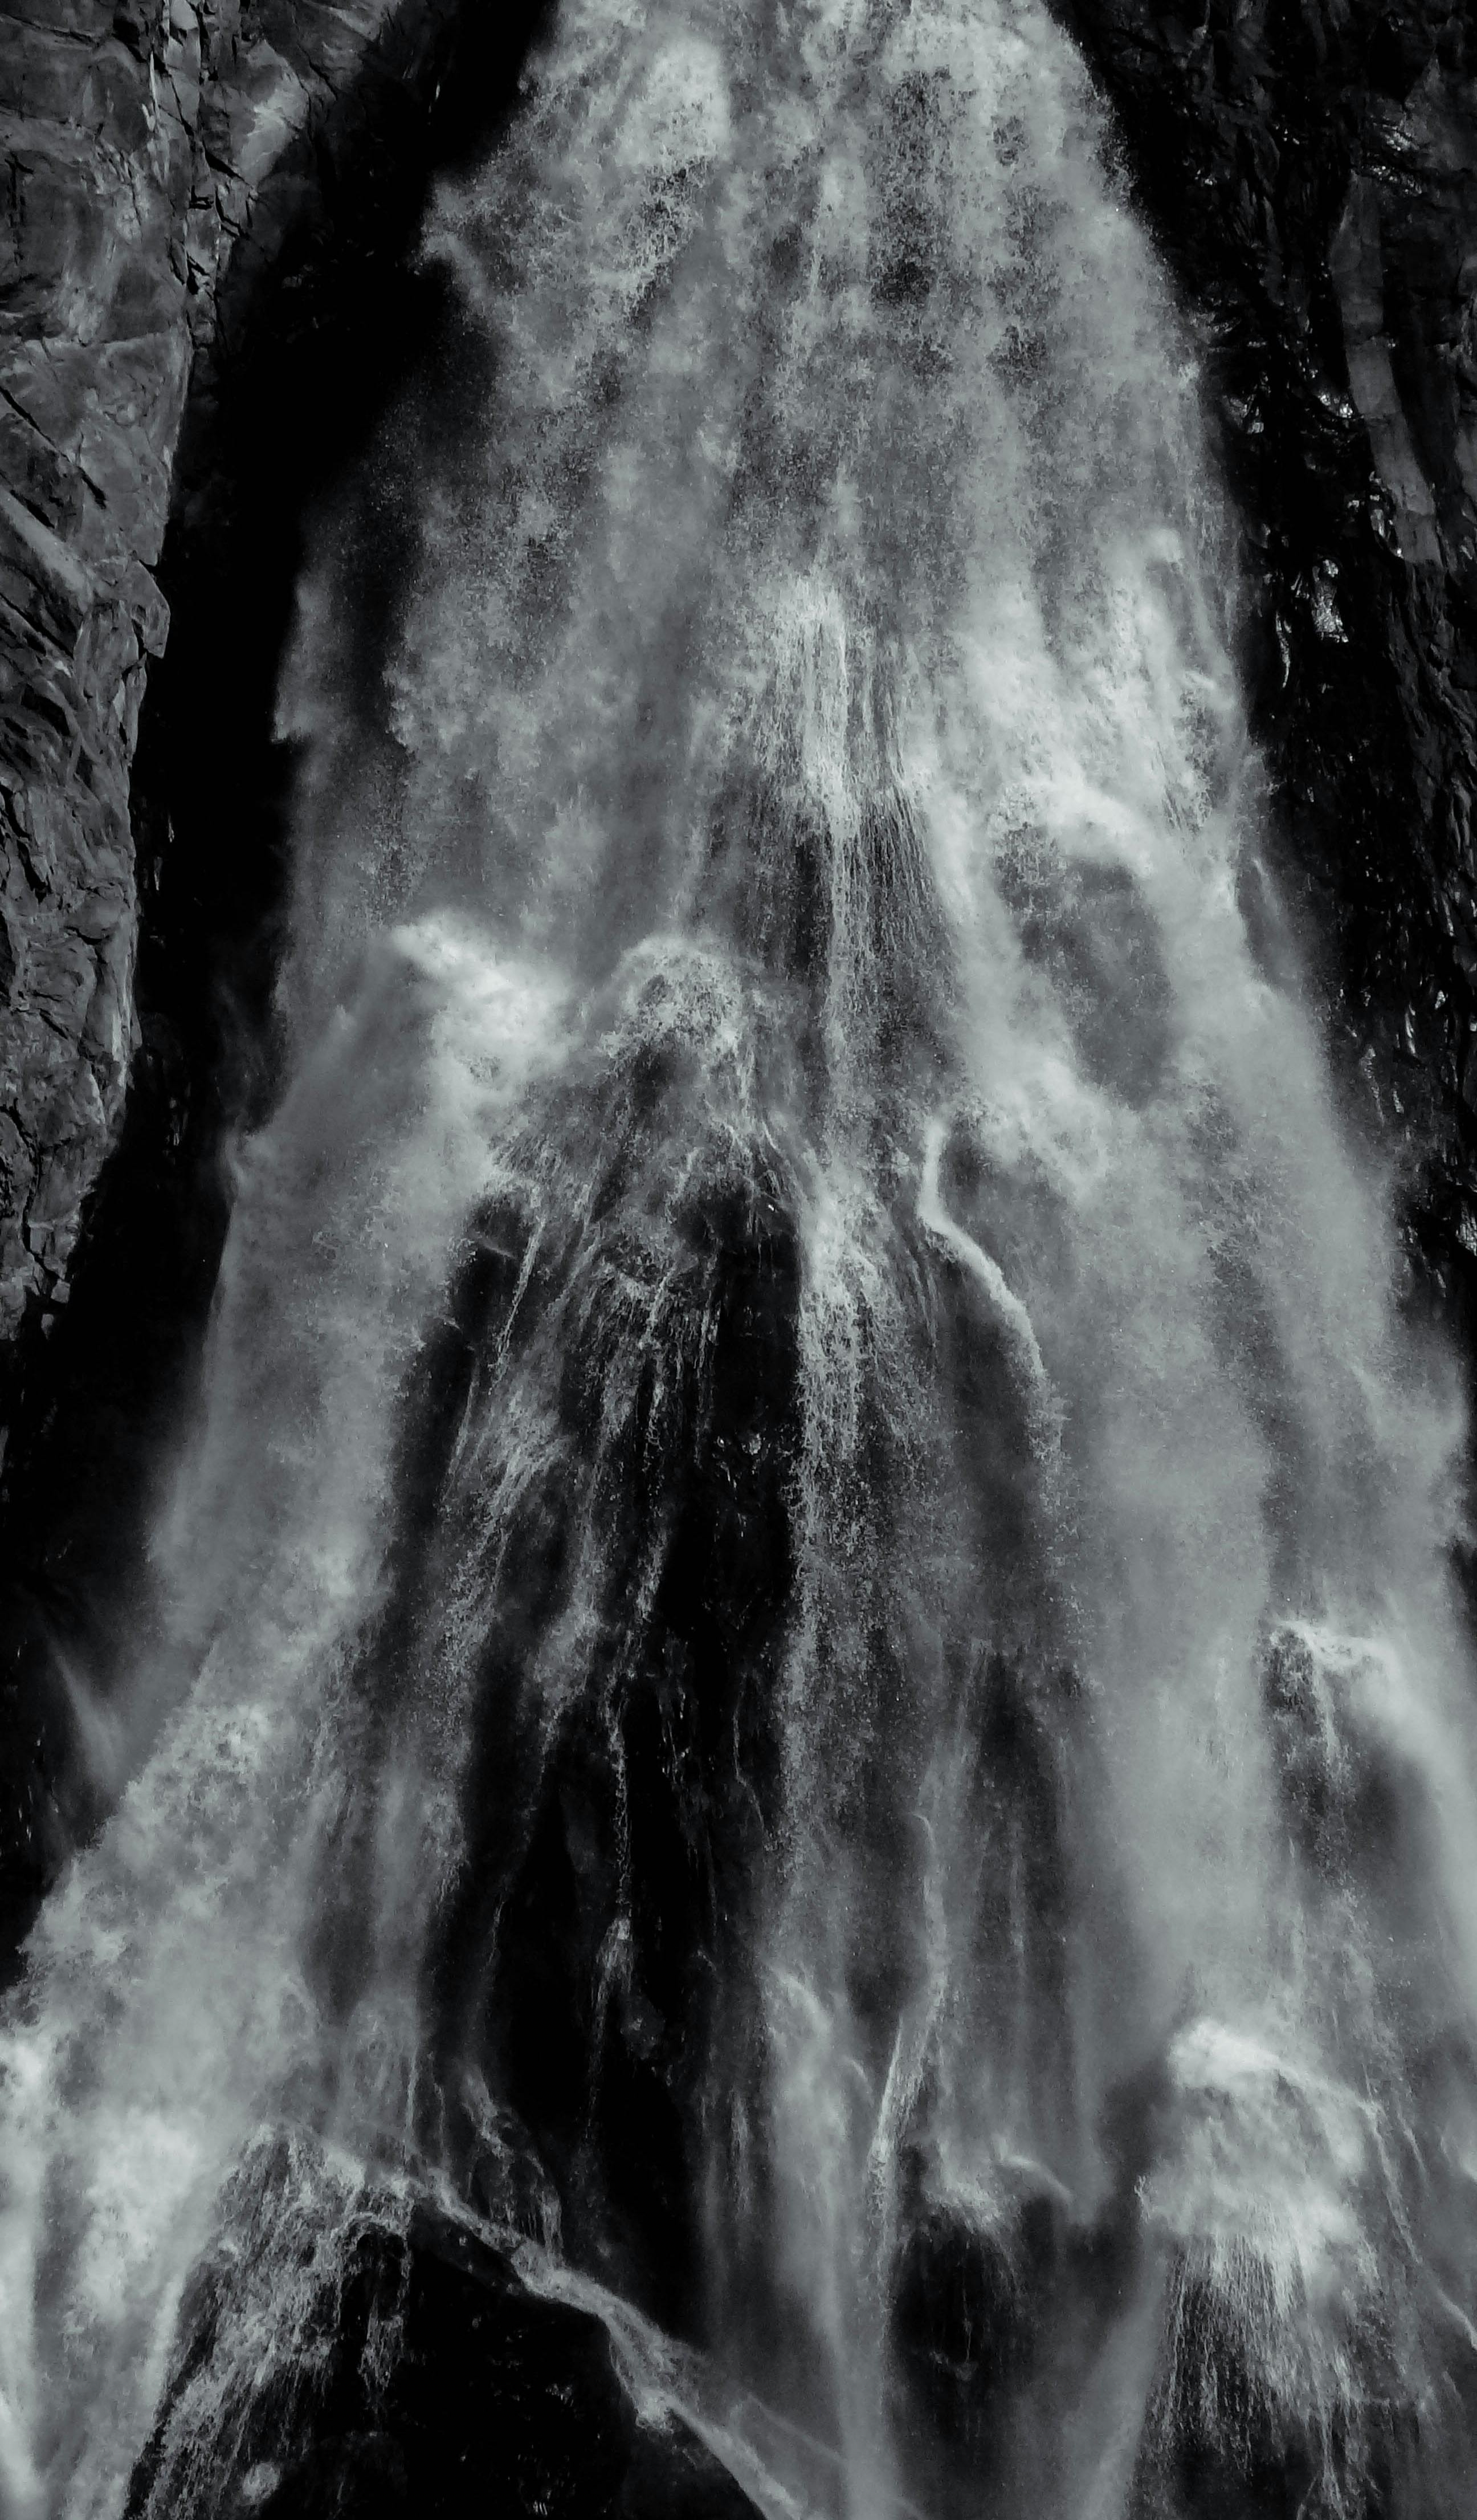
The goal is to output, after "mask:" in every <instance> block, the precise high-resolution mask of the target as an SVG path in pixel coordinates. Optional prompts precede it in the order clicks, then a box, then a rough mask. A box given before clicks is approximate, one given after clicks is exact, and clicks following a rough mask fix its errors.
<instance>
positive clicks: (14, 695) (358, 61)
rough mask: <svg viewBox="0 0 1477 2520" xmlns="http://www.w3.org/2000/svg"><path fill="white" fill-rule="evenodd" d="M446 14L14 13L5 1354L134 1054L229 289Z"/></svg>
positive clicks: (4, 316) (77, 1196)
mask: <svg viewBox="0 0 1477 2520" xmlns="http://www.w3.org/2000/svg"><path fill="white" fill-rule="evenodd" d="M452 14H453V12H452V10H451V8H450V5H449V0H439V5H438V0H420V5H417V6H413V7H411V8H409V9H406V8H402V9H401V10H399V11H398V12H396V11H394V10H392V8H391V6H390V0H264V5H261V6H252V5H251V0H246V5H243V0H201V6H200V7H198V8H197V7H195V6H193V5H191V0H118V5H117V7H116V8H115V9H114V10H112V12H111V13H110V11H109V10H108V9H107V8H106V7H104V6H101V5H99V0H4V7H3V13H0V61H3V63H4V66H5V71H6V77H5V91H4V92H5V96H6V101H7V110H6V111H5V112H4V114H3V115H0V147H3V150H4V161H5V212H6V226H5V248H4V250H5V258H6V268H5V275H4V282H3V298H0V1352H3V1350H4V1348H5V1346H6V1345H7V1343H9V1342H12V1341H14V1339H15V1337H16V1334H17V1332H18V1330H20V1329H21V1328H22V1323H23V1322H24V1320H25V1318H26V1316H27V1315H32V1314H34V1315H39V1317H40V1320H41V1323H42V1325H43V1326H44V1325H45V1323H46V1321H47V1318H48V1315H49V1314H50V1312H51V1311H52V1310H54V1308H55V1307H56V1306H58V1305H60V1304H62V1303H64V1302H65V1301H66V1300H67V1295H68V1292H69V1284H68V1265H69V1263H70V1260H71V1256H72V1253H73V1249H74V1246H75V1243H76V1239H77V1234H78V1228H79V1223H80V1219H81V1214H82V1209H83V1203H84V1201H85V1200H86V1198H87V1195H88V1193H89V1191H90V1190H91V1188H92V1186H93V1184H94V1182H95V1180H96V1178H97V1175H98V1171H99V1167H100V1165H101V1163H102V1160H103V1157H104V1155H105V1154H106V1152H107V1150H108V1148H109V1147H110V1146H111V1144H112V1140H113V1138H114V1136H115V1133H116V1129H117V1125H118V1120H119V1115H120V1111H121V1107H122V1102H123V1097H124V1092H125V1087H126V1083H127V1079H128V1074H129V1068H130V1062H131V1059H132V1056H133V1053H134V1051H135V1048H136V1046H137V1042H138V1026H137V1019H136V1014H135V1009H134V995H133V970H134V960H135V952H136V946H137V939H138V894H137V884H136V880H135V855H134V845H133V837H132V834H131V832H130V825H129V795H128V788H129V768H130V763H131V760H132V756H133V751H134V745H135V742H136V739H137V734H138V723H139V707H140V702H141V698H142V696H143V690H144V680H145V674H146V671H147V667H148V661H149V659H150V658H151V657H152V656H157V654H158V653H159V652H160V651H161V650H162V648H163V645H164V640H165V636H166V631H167V625H168V613H167V607H166V606H165V603H164V601H163V599H162V598H161V596H160V593H159V590H158V586H157V582H156V578H155V574H154V572H155V569H156V566H157V562H158V560H159V555H160V551H161V548H162V544H163V539H164V533H165V528H166V523H167V521H168V517H169V512H170V496H171V474H172V472H173V467H174V458H175V450H176V444H177V441H178V439H179V436H180V430H181V424H182V420H183V418H184V415H185V410H186V399H187V394H188V392H189V390H190V387H191V380H192V370H193V369H195V370H197V371H198V367H199V363H200V361H201V354H202V353H203V355H204V359H205V361H206V362H207V363H208V362H214V363H215V364H216V365H219V364H220V362H221V361H222V360H224V361H226V363H227V364H229V357H230V350H231V342H230V339H229V338H227V339H225V340H224V341H222V340H221V339H220V338H219V337H218V336H219V331H220V315H221V309H222V306H223V305H225V306H227V307H234V308H235V309H236V310H237V314H238V321H241V320H245V319H244V314H243V310H244V309H246V307H247V306H248V304H249V300H250V295H251V287H252V279H253V274H255V273H259V272H261V271H264V270H268V269H270V267H271V266H272V263H273V260H274V258H275V256H276V254H277V253H278V251H279V248H280V246H281V242H282V238H283V236H284V234H285V233H286V232H287V230H288V229H289V228H290V227H291V224H292V223H293V222H294V221H296V220H300V219H301V218H302V216H303V215H304V212H305V210H310V209H311V205H312V203H313V201H314V199H315V197H316V196H317V194H318V193H319V191H320V189H321V186H322V183H323V180H324V159H325V157H328V158H329V162H330V166H331V163H332V153H330V152H325V151H324V148H323V138H324V134H325V132H326V131H327V130H328V128H329V127H330V126H331V125H332V124H334V123H335V122H338V123H341V122H342V120H343V114H344V101H345V99H346V98H350V99H352V100H353V101H354V104H355V108H356V110H357V111H358V112H360V113H361V114H362V113H364V112H373V110H374V107H373V97H372V91H373V89H374V88H375V86H376V85H377V84H378V85H379V86H380V88H386V89H390V90H393V89H395V88H397V87H403V86H406V85H408V84H410V85H413V84H414V83H415V80H416V77H417V75H418V74H422V75H423V76H424V72H425V63H426V60H427V57H428V56H430V55H431V54H433V52H434V48H435V45H436V43H437V41H438V40H439V39H440V36H441V34H442V32H443V30H444V27H445V24H446V22H448V21H449V20H450V18H451V16H452ZM367 89H368V90H369V91H371V100H370V102H369V103H366V102H365V95H366V90H367ZM227 282H229V286H228V287H226V288H225V290H224V294H223V284H224V283H227ZM227 329H228V331H229V327H228V328H227ZM200 395H201V378H200V375H199V373H198V372H197V375H196V397H197V400H199V399H200ZM284 425H285V426H288V425H291V424H290V422H289V421H288V420H287V419H286V417H285V419H284ZM0 1440H3V1439H0Z"/></svg>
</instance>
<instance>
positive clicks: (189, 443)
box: [0, 0, 544, 1967]
mask: <svg viewBox="0 0 1477 2520" xmlns="http://www.w3.org/2000/svg"><path fill="white" fill-rule="evenodd" d="M543 15H544V12H543V9H542V7H541V6H540V5H539V0H526V5H515V6H514V7H513V8H511V9H507V10H502V9H498V10H494V9H489V8H485V7H477V6H458V5H455V0H408V5H407V6H406V7H404V8H403V9H402V11H401V12H400V14H399V16H398V18H397V19H396V20H395V22H393V24H392V26H391V27H390V28H389V30H388V31H387V32H386V34H385V35H384V36H383V37H381V39H380V43H379V44H378V45H377V46H376V47H375V48H374V50H373V52H372V53H370V54H367V55H366V57H365V60H364V62H363V63H362V64H361V67H360V72H359V75H358V77H357V78H356V81H355V83H354V85H353V86H352V87H351V88H350V89H349V90H347V91H346V92H345V93H344V94H343V96H342V97H341V98H340V99H339V100H338V103H337V105H336V108H335V110H334V111H333V112H332V114H331V115H329V116H328V118H327V119H325V120H323V121H321V122H320V123H319V124H317V125H316V126H315V128H314V130H313V133H312V135H311V137H310V138H308V139H305V140H304V141H302V142H300V143H298V144H295V146H294V149H293V150H291V151H290V152H289V153H288V158H287V160H286V161H285V163H284V165H283V166H282V167H281V168H280V169H279V170H278V171H277V172H276V173H275V174H274V176H273V177H272V179H271V180H270V182H269V184H268V186H267V187H266V188H265V190H264V192H263V195H262V197H261V200H260V202H259V203H258V208H257V215H256V219H255V223H254V226H253V229H252V232H251V235H250V237H249V238H248V239H247V240H246V243H245V245H244V246H243V248H240V249H239V251H238V256H237V259H236V262H235V264H234V265H233V268H232V271H231V273H230V275H229V276H228V277H227V279H226V281H225V282H224V283H223V286H222V291H221V300H220V308H219V324H218V329H217V333H216V337H215V339H214V341H213V342H212V344H211V345H210V347H209V348H208V349H207V350H204V351H202V352H201V355H200V357H199V359H198V361H197V368H196V374H195V378H194V381H193V383H192V393H191V401H190V404H189V407H188V410H187V414H186V420H185V427H184V433H183V437H182V441H181V448H180V454H179V460H178V464H177V467H176V475H175V486H174V500H173V508H172V514H171V523H170V529H169V534H168V538H167V540H166V543H165V548H164V554H163V559H162V562H161V564H160V568H159V571H158V575H159V580H160V584H161V586H162V588H163V591H164V593H165V595H166V596H167V598H168V601H169V604H170V607H171V612H172V627H171V632H170V639H169V645H168V649H167V652H166V654H165V655H164V657H163V659H162V660H161V661H160V662H159V663H158V664H157V666H156V667H155V669H154V673H153V676H152V679H151V682H150V687H149V693H148V698H147V702H146V705H145V710H144V715H143V721H142V725H141V732H140V741H139V748H138V755H137V759H136V763H135V770H134V779H133V791H132V794H133V816H134V829H135V835H136V846H137V851H138V864H139V878H140V894H141V905H142V935H141V941H140V952H139V963H138V1006H139V1014H140V1021H141V1026H142V1033H143V1041H142V1047H141V1049H140V1051H139V1053H138V1056H137V1058H136V1061H135V1065H134V1071H133V1076H132V1079H131V1083H130V1091H129V1100H128V1106H127V1111H126V1115H125V1121H124V1127H123V1131H122V1136H121V1140H120V1143H119V1145H118V1147H117V1148H116V1149H115V1150H114V1152H113V1154H112V1158H111V1159H110V1161H109V1164H108V1166H107V1168H106V1170H105V1172H104V1174H103V1177H102V1179H101V1181H100V1183H99V1186H98V1189H97V1191H96V1193H95V1194H94V1197H93V1199H92V1201H91V1203H90V1207H89V1211H88V1214H87V1216H86V1218H85V1220H84V1229H83V1240H82V1244H81V1246H80V1248H79V1251H78V1255H77V1259H76V1263H75V1269H74V1275H73V1291H72V1297H71V1302H70V1305H69V1308H68V1309H67V1311H66V1312H65V1313H62V1314H59V1315H58V1316H57V1317H56V1319H55V1321H54V1323H53V1324H52V1325H51V1327H50V1335H49V1338H46V1339H44V1340H43V1339H38V1340H37V1341H36V1342H35V1343H34V1344H33V1347H32V1349H31V1351H30V1353H29V1354H28V1356H27V1358H26V1360H25V1367H24V1374H23V1381H22V1388H21V1390H20V1392H19V1394H18V1395H17V1398H16V1402H15V1406H14V1412H13V1432H12V1440H11V1446H10V1451H9V1454H8V1457H7V1461H6V1467H5V1474H4V1481H3V1487H0V1967H3V1965H4V1956H6V1955H9V1954H11V1953H13V1951H14V1948H15V1945H16V1942H17V1940H18V1938H19V1936H20V1934H21V1933H22V1932H23V1930H24V1929H25V1926H26V1924H27V1922H28V1919H29V1916H30V1914H31V1913H32V1912H33V1910H34V1906H35V1904H36V1901H37V1899H38V1898H39V1896H40V1894H41V1892H42V1890H43V1889H44V1887H45V1884H46V1882H47V1881H48V1879H49V1878H50V1877H51V1875H52V1873H53V1872H54V1870H55V1868H56V1866H57V1864H58V1862H59V1861H60V1860H61V1858H62V1857H63V1855H64V1854H65V1853H66V1851H67V1848H68V1847H69V1846H70V1845H72V1844H73V1843H75V1842H76V1840H77V1838H78V1836H79V1835H80V1834H82V1833H85V1831H86V1830H87V1829H88V1827H90V1826H91V1825H93V1824H94V1823H95V1822H96V1819H97V1818H98V1816H99V1814H100V1812H101V1809H102V1807H103V1805H104V1803H105V1802H106V1799H107V1793H108V1780H107V1779H106V1778H99V1777H98V1776H97V1775H96V1773H90V1769H91V1770H95V1765H96V1763H95V1762H91V1763H90V1762H89V1761H88V1759H87V1758H86V1756H85V1755H84V1746H83V1742H82V1738H81V1733H82V1731H83V1730H84V1729H85V1727H84V1726H81V1725H79V1722H78V1718H77V1714H76V1711H75V1702H74V1696H73V1688H72V1685H71V1684H69V1683H68V1681H67V1678H66V1677H65V1673H66V1672H67V1671H69V1672H70V1673H71V1674H72V1675H73V1676H74V1680H75V1683H76V1684H77V1685H78V1686H79V1687H80V1688H81V1689H82V1690H84V1691H85V1692H86V1693H87V1695H89V1696H94V1697H97V1698H100V1699H102V1700H103V1701H105V1702H106V1699H107V1695H108V1692H109V1689H110V1688H111V1686H112V1683H113V1681H114V1679H115V1677H116V1675H117V1673H118V1671H119V1669H120V1667H121V1665H122V1663H123V1661H124V1659H125V1657H127V1656H128V1655H129V1654H130V1653H132V1652H133V1651H136V1650H137V1648H138V1645H139V1643H140V1641H141V1640H143V1641H145V1642H147V1637H148V1632H149V1584H148V1568H147V1560H146V1546H147V1536H148V1529H149V1522H150V1516H151V1512H152V1509H153V1508H154V1505H155V1501H156V1498H157V1491H158V1485H159V1479H160V1474H161V1471H162V1469H163V1468H164V1466H165V1463H166V1461H167V1458H168V1456H169V1451H170V1446H171V1442H172V1439H173V1438H174V1436H175V1434H176V1431H177V1430H178V1428H179V1427H180V1425H181V1424H182V1422H183V1421H184V1420H185V1419H186V1418H187V1417H188V1414H189V1410H190V1407H191V1403H192V1399H193V1395H194V1393H195V1389H196V1385H197V1381H198V1373H199V1365H200V1358H201V1340H202V1336H203V1332H204V1328H205V1324H206V1321H207V1317H208V1313H209V1306H210V1300H211V1293H212V1289H213V1286H214V1283H215V1278H216V1273H217V1269H218V1265H219V1260H220V1253H221V1247H222V1243H223V1240H224V1237H225V1231H226V1225H227V1219H228V1214H229V1208H230V1186H229V1177H228V1160H227V1157H228V1148H229V1144H230V1141H231V1138H232V1135H233V1133H235V1132H238V1131H240V1130H241V1129H242V1128H244V1127H250V1126H252V1125H254V1124H255V1123H257V1122H259V1121H260V1120H261V1118H262V1117H263V1116H264V1115H265V1114H266V1112H267V1111H268V1110H269V1109H270V1107H271V1104H272V1102H273V1100H274V1098H275V1095H276V1093H277V1090H278V1087H279V1082H280V1075H279V1067H280V1060H279V1045H278V1042H277V1039H276V1035H275V1029H274V1019H273V987H274V981H275V977H276V973H277V969H278V966H279V959H280V955H281V950H282V944H283V932H284V908H285V884H286V878H287V870H288V851H289V819H290V812H291V788H292V779H293V766H294V765H293V754H292V750H291V747H290V746H288V745H286V744H284V743H281V742H278V741H277V740H276V738H275V736H274V709H275V702H276V694H277V685H278V678H279V673H280V670H281V664H282V658H283V653H284V646H285V642H286V639H287V637H288V635H289V631H290V627H291V615H292V601H293V590H294V586H295V584H296V581H297V577H298V573H299V570H300V567H301V565H302V562H303V558H304V554H305V549H306V545H307V540H308V537H309V534H310V531H311V528H312V524H313V520H314V518H315V517H317V516H319V515H321V514H322V513H323V511H324V510H325V508H326V507H328V506H330V505H332V504H333V503H334V502H335V501H337V502H338V503H339V504H348V505H350V506H352V505H354V504H356V503H357V506H358V507H359V508H360V510H362V511H363V515H364V518H365V519H366V520H368V519H369V518H371V517H372V520H373V522H372V530H361V531H357V532H355V533H353V534H352V535H351V536H350V537H349V540H350V542H351V543H352V545H353V547H354V548H355V549H356V550H357V552H358V553H359V554H360V555H361V557H360V560H359V562H358V568H359V572H360V574H359V578H358V582H357V583H356V584H355V585H354V588H353V595H354V601H355V608H356V614H357V622H358V626H357V632H356V649H355V654H354V657H353V660H352V661H353V666H354V670H355V671H356V673H357V674H359V675H360V676H362V677H363V678H364V679H365V682H366V685H367V686H372V685H373V684H374V683H375V682H376V681H377V680H378V679H379V678H380V676H381V675H382V669H383V663H384V658H385V654H386V649H387V642H388V641H389V639H390V637H391V635H392V632H393V626H394V622H395V618H396V612H397V607H398V604H399V602H400V598H401V591H402V587H403V585H404V580H405V573H406V569H407V565H408V563H409V562H410V561H411V559H412V558H413V555H414V546H415V528H414V510H413V495H412V494H413V490H414V484H415V479H416V475H417V471H418V464H419V457H420V450H421V449H422V448H423V447H424V446H425V443H426V440H427V436H428V434H429V432H431V431H432V430H434V432H435V433H436V435H437V436H438V437H440V436H445V435H447V434H453V435H454V434H455V433H456V432H457V431H458V430H459V429H460V428H461V427H462V426H463V424H464V421H465V417H466V415H467V413H468V411H469V409H470V407H473V406H474V405H475V404H476V402H477V401H478V400H479V398H480V396H481V393H482V391H483V388H484V384H485V372H484V362H485V356H486V353H485V349H484V348H483V347H482V346H481V345H480V344H479V342H478V341H477V340H476V339H475V338H474V337H472V336H471V334H470V328H468V327H466V326H465V325H464V324H463V322H462V321H461V319H460V317H459V312H458V309H457V306H456V304H455V302H454V297H453V293H452V291H451V289H450V287H449V285H448V282H447V278H446V275H445V273H444V271H442V270H441V269H439V268H431V269H425V268H418V267H417V265H416V261H415V253H414V248H415V246H416V242H417V238H418V235H419V232H420V229H421V225H422V221H423V218H424V215H425V208H426V205H427V201H428V197H429V193H430V189H431V186H432V183H433V181H434V180H435V178H436V177H437V176H438V175H440V174H442V173H446V172H455V171H457V170H459V169H462V168H465V167H466V166H467V165H468V164H469V163H470V162H474V161H475V159H476V158H478V157H479V156H480V155H481V154H482V153H483V152H485V151H486V149H487V148H489V147H490V146H491V145H492V143H493V141H494V140H495V138H496V135H497V133H498V131H499V129H500V128H501V127H502V125H503V123H504V122H505V121H506V118H507V116H508V114H509V112H511V110H512V108H513V105H514V103H515V97H516V93H517V85H518V79H519V75H520V72H521V69H522V67H523V64H524V61H525V59H526V57H527V54H528V51H529V48H530V45H531V44H532V43H533V42H534V41H535V40H536V39H537V36H538V33H539V31H540V27H541V24H542V22H543ZM371 450H373V455H372V456H371ZM367 456H371V460H369V461H366V460H365V459H366V457H367ZM346 484H347V485H349V486H347V487H345V485H346Z"/></svg>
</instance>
